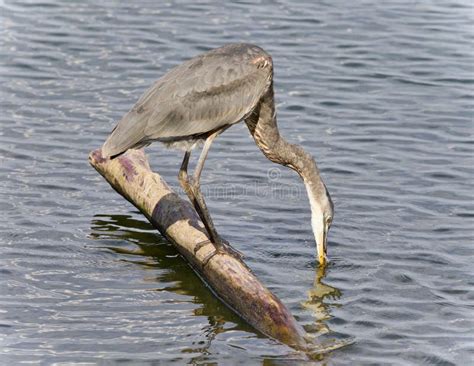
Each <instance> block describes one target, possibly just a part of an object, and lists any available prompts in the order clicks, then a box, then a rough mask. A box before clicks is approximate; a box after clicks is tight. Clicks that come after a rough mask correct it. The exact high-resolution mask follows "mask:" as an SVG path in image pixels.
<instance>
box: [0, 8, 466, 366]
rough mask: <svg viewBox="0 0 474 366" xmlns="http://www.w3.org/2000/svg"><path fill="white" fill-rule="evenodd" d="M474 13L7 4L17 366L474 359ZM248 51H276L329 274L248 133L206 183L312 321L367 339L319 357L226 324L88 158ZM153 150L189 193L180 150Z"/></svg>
mask: <svg viewBox="0 0 474 366" xmlns="http://www.w3.org/2000/svg"><path fill="white" fill-rule="evenodd" d="M97 3H100V4H101V5H97ZM469 3H470V2H468V1H451V0H449V1H445V2H430V3H428V2H413V1H404V0H400V1H384V2H378V1H372V2H371V1H360V2H356V3H350V5H349V4H348V3H347V2H345V1H325V2H317V3H316V2H310V1H307V2H292V1H289V0H283V1H277V2H271V1H261V2H238V3H234V4H233V5H230V4H229V5H226V6H224V5H222V4H221V3H220V2H217V1H216V2H207V1H205V2H193V1H182V2H179V3H176V4H171V3H161V4H160V2H143V3H140V4H139V3H138V2H133V4H128V5H126V4H124V3H122V4H120V3H118V2H112V1H109V2H93V1H90V2H72V1H49V0H46V1H43V2H36V1H32V2H29V1H28V2H23V1H1V2H0V4H1V5H0V9H1V11H0V13H1V15H0V16H1V28H0V29H1V35H0V44H1V46H0V60H1V64H2V66H1V68H0V78H1V90H0V92H1V111H2V113H1V114H0V121H1V122H0V126H1V130H0V174H1V175H0V177H1V186H0V192H1V198H0V239H1V241H0V271H1V277H0V278H1V280H0V285H1V287H0V360H2V363H3V364H13V363H19V362H20V361H25V362H26V361H38V360H40V361H42V362H43V364H50V363H54V362H57V363H61V362H101V361H102V362H103V361H119V360H120V361H130V362H132V361H133V362H139V361H143V362H144V363H145V364H146V363H148V362H151V361H161V362H162V363H163V364H171V363H173V362H175V363H176V364H182V363H184V362H193V363H196V364H205V363H207V362H209V363H212V362H217V363H219V364H232V363H236V362H237V361H242V362H245V363H246V364H258V363H262V364H265V365H273V364H293V362H294V360H300V361H301V363H305V362H308V363H311V362H316V363H318V362H327V363H329V364H333V365H345V364H354V363H355V364H398V365H407V364H416V365H420V364H426V365H433V364H439V365H448V364H459V365H465V364H467V363H468V361H469V360H471V361H472V358H473V355H474V331H473V329H474V306H473V304H474V296H473V289H474V276H473V275H474V270H473V266H472V258H473V254H474V250H473V239H474V197H473V192H472V182H473V178H474V170H473V167H474V151H473V150H474V149H473V141H474V139H473V132H474V128H473V98H474V95H473V94H474V93H473V83H474V76H473V75H474V73H473V71H474V70H473V61H474V57H473V48H472V41H473V30H472V24H473V18H474V16H473V14H474V12H473V9H472V8H471V7H470V4H469ZM236 41H246V42H252V43H256V44H258V45H261V46H262V47H264V48H265V49H266V50H268V51H269V52H270V53H271V54H272V55H273V58H274V64H275V72H276V75H275V87H276V95H277V99H278V116H279V125H280V128H281V130H282V134H283V135H285V136H286V137H287V138H288V139H289V140H290V141H292V142H299V143H300V144H302V145H303V146H304V147H305V148H306V149H308V150H309V151H311V153H313V154H314V156H315V157H316V159H317V161H318V162H319V166H320V168H321V170H322V172H323V174H324V177H325V180H326V183H327V186H328V187H329V190H330V192H331V195H332V197H333V200H334V201H335V206H336V217H335V221H334V224H333V229H332V231H331V233H330V238H329V255H330V258H331V259H332V262H331V264H330V266H329V268H328V269H327V271H326V273H323V272H322V271H321V270H317V264H316V262H315V245H314V242H313V239H312V233H311V228H310V225H309V205H308V202H307V199H306V197H305V195H304V191H303V187H302V185H301V182H300V181H299V178H298V177H297V176H296V175H295V174H293V173H292V172H290V171H287V170H285V169H284V168H281V169H279V170H275V169H274V168H275V166H274V165H273V164H272V163H270V162H269V161H267V160H266V159H265V158H264V157H263V155H262V154H261V153H260V152H259V151H258V149H257V148H256V147H255V145H254V143H253V141H252V139H251V138H250V137H249V134H248V132H247V130H246V128H245V126H243V125H239V126H236V127H234V128H232V129H230V130H229V131H227V132H226V133H225V134H223V135H222V136H221V137H220V138H219V139H218V141H217V142H216V143H215V145H214V146H213V148H212V150H211V153H210V157H209V160H208V164H207V167H206V170H205V172H204V175H203V184H204V185H205V190H206V191H207V194H208V204H209V206H210V209H211V212H212V213H213V216H214V218H215V221H216V224H217V226H218V229H219V230H220V232H221V233H222V235H223V236H224V237H226V238H227V239H228V240H230V241H231V242H232V243H233V244H234V245H235V247H237V248H238V249H239V250H241V251H242V252H244V253H245V254H246V256H247V263H248V264H249V265H250V267H251V268H252V269H253V270H254V271H255V273H256V274H257V275H258V276H259V278H260V279H261V280H262V281H263V282H264V283H265V284H266V285H268V287H269V288H270V289H271V290H272V291H274V292H275V293H276V294H277V295H278V296H279V297H281V298H282V300H283V301H284V302H285V303H286V304H287V305H288V306H289V307H290V309H291V311H292V312H293V313H294V314H295V316H296V317H297V319H298V321H299V322H300V323H301V324H302V325H303V326H304V327H305V328H306V329H307V330H308V331H309V332H311V333H312V334H313V335H315V336H319V337H320V339H322V340H330V339H346V338H348V337H354V338H355V343H354V344H353V345H351V346H347V347H344V348H342V349H340V350H337V351H334V352H332V353H329V354H326V355H321V356H320V357H316V358H315V360H312V361H311V360H308V359H306V356H305V355H302V354H299V353H296V352H295V351H293V350H292V349H290V348H288V347H286V346H283V345H281V344H278V343H277V342H275V341H272V340H269V339H267V338H265V337H263V336H262V335H260V334H258V333H256V332H255V331H254V330H252V328H250V327H249V326H247V325H246V324H245V323H244V322H243V321H241V320H240V319H239V318H238V317H237V316H235V315H233V314H232V313H231V312H230V311H229V310H227V309H226V308H225V307H224V306H223V305H222V304H221V303H220V302H219V301H218V300H216V299H215V298H214V297H213V295H212V294H211V293H210V292H209V290H208V289H207V288H206V287H205V286H204V285H203V284H202V283H201V282H200V281H199V279H198V278H197V277H196V276H195V275H194V273H193V272H192V271H191V270H190V269H189V268H188V266H187V265H186V263H185V262H184V260H183V259H181V257H180V256H179V255H178V254H177V252H176V250H175V249H174V248H173V246H172V245H171V244H169V243H168V242H167V241H166V240H164V239H163V238H162V237H161V236H160V235H159V234H157V232H155V231H154V230H153V229H152V228H151V226H150V225H149V224H148V222H147V221H146V220H145V219H144V217H143V216H142V215H140V214H139V213H137V211H136V209H134V208H133V207H132V206H131V205H130V204H128V203H127V202H126V201H125V200H124V199H122V198H121V197H120V196H119V195H117V194H116V193H115V192H114V191H113V190H112V189H111V188H110V187H109V186H108V184H107V183H105V182H104V180H103V179H102V178H101V177H99V175H98V174H97V173H96V172H95V171H94V170H93V169H91V168H90V167H89V165H88V162H87V154H88V152H89V151H90V150H92V149H94V148H96V147H98V146H100V145H101V144H102V142H103V140H104V139H105V137H106V135H107V134H108V132H109V131H110V130H111V129H112V127H113V126H114V123H115V121H117V120H118V119H119V118H120V117H121V116H122V115H123V114H124V113H125V112H126V111H127V110H128V109H129V108H130V106H131V105H132V104H133V103H134V102H135V101H136V99H137V98H138V97H139V96H140V94H141V93H142V92H143V91H144V90H145V89H146V88H147V87H148V86H149V85H150V84H151V83H152V81H153V80H155V79H157V78H158V77H159V76H160V75H162V74H163V73H164V72H166V70H168V69H169V68H170V67H172V66H174V65H177V64H179V63H180V62H182V61H183V60H185V59H187V58H189V57H191V56H193V55H195V54H197V53H199V52H202V51H204V50H207V49H209V48H212V47H215V46H219V45H222V44H224V43H228V42H236ZM148 152H149V157H150V160H151V162H152V165H153V167H154V168H155V169H156V170H158V171H159V172H160V173H161V174H162V175H163V176H164V177H165V178H166V179H167V180H168V181H169V182H170V183H171V184H173V185H175V186H176V185H177V183H176V174H177V170H178V166H179V163H180V159H181V156H180V154H179V153H177V152H176V151H167V150H164V149H163V148H162V147H161V146H151V147H150V148H149V149H148ZM305 360H306V361H305Z"/></svg>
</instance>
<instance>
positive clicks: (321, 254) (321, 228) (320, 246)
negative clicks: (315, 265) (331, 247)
mask: <svg viewBox="0 0 474 366" xmlns="http://www.w3.org/2000/svg"><path fill="white" fill-rule="evenodd" d="M327 234H328V230H327V226H326V225H324V224H323V225H318V230H317V232H315V236H316V249H317V252H318V259H319V264H321V265H325V264H326V262H327V261H328V257H327Z"/></svg>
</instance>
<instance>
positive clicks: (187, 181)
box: [180, 131, 242, 263]
mask: <svg viewBox="0 0 474 366" xmlns="http://www.w3.org/2000/svg"><path fill="white" fill-rule="evenodd" d="M220 132H222V131H218V132H215V133H213V134H212V135H210V136H209V137H208V138H207V139H206V142H205V143H204V147H203V149H202V152H201V156H200V157H199V160H198V163H197V165H196V169H195V170H194V174H193V178H189V177H188V175H187V166H188V162H189V155H190V153H189V152H186V154H185V156H184V159H183V164H182V165H181V170H180V181H181V185H182V186H183V189H184V190H185V192H186V194H187V195H188V197H189V199H190V200H191V202H192V204H193V206H194V208H195V209H196V212H197V213H198V215H199V217H200V218H201V221H202V222H203V224H204V226H205V228H206V231H207V233H208V234H209V236H210V239H211V241H212V243H213V244H214V245H215V247H216V252H215V253H213V254H212V256H213V255H214V254H216V253H219V252H225V253H229V254H231V255H233V256H236V257H238V258H241V257H242V254H241V253H240V252H238V251H237V250H235V249H233V248H232V247H230V246H229V244H228V243H227V242H226V241H225V240H224V239H222V238H221V237H220V236H219V234H217V231H216V228H215V226H214V222H213V221H212V218H211V215H210V214H209V210H208V208H207V205H206V202H205V201H204V197H203V194H202V192H201V188H200V178H201V172H202V169H203V168H204V162H205V161H206V158H207V153H208V152H209V148H210V147H211V144H212V142H213V141H214V139H215V138H216V137H217V136H218V135H219V134H220ZM204 244H207V243H206V242H203V243H202V245H198V246H197V247H196V249H195V252H197V251H198V250H199V249H200V248H201V247H202V246H203V245H204ZM212 256H211V257H209V258H207V259H206V260H205V261H204V262H205V263H207V262H208V261H209V259H210V258H212Z"/></svg>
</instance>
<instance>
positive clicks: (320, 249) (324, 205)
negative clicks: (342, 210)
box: [305, 176, 334, 265]
mask: <svg viewBox="0 0 474 366" xmlns="http://www.w3.org/2000/svg"><path fill="white" fill-rule="evenodd" d="M305 185H306V190H307V191H308V198H309V203H310V205H311V227H312V228H313V233H314V239H315V240H316V249H317V253H318V259H319V263H320V264H321V265H323V264H325V263H326V261H327V245H326V243H327V236H328V232H329V228H330V227H331V224H332V219H333V217H334V205H333V203H332V200H331V196H330V195H329V192H328V190H327V188H326V185H325V184H324V183H323V181H322V180H321V178H319V176H318V179H314V180H312V181H305Z"/></svg>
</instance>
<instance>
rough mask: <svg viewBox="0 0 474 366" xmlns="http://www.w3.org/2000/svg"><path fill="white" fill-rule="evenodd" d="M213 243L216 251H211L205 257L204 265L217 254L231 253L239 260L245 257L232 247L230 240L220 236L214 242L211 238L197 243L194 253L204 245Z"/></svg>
mask: <svg viewBox="0 0 474 366" xmlns="http://www.w3.org/2000/svg"><path fill="white" fill-rule="evenodd" d="M209 243H212V244H213V245H214V248H215V249H214V251H213V252H212V253H209V254H208V255H207V256H206V257H205V258H204V259H203V267H204V266H206V265H207V263H209V261H210V260H211V258H212V257H214V256H215V255H217V254H221V255H230V256H232V257H234V258H235V259H237V260H239V261H240V260H242V259H243V258H244V255H243V254H242V253H241V252H239V251H238V250H237V249H234V248H232V246H231V245H230V244H229V242H228V241H227V240H225V239H222V238H220V237H219V239H218V240H216V242H212V241H211V240H205V241H203V242H201V243H199V244H198V245H196V248H195V249H194V254H196V253H197V252H198V251H199V249H201V248H202V247H203V246H205V245H207V244H209Z"/></svg>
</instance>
